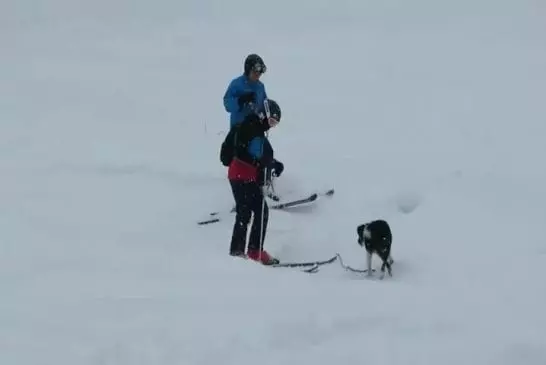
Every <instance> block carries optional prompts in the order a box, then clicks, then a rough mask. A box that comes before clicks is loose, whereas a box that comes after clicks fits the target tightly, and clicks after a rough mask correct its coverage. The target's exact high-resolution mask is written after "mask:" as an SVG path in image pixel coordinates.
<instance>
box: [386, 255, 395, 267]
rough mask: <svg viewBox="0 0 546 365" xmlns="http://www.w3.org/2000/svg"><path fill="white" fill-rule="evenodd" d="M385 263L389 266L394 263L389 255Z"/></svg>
mask: <svg viewBox="0 0 546 365" xmlns="http://www.w3.org/2000/svg"><path fill="white" fill-rule="evenodd" d="M387 262H388V263H389V265H392V264H393V263H394V260H393V259H392V255H391V254H389V258H388V259H387Z"/></svg>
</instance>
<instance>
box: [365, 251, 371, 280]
mask: <svg viewBox="0 0 546 365" xmlns="http://www.w3.org/2000/svg"><path fill="white" fill-rule="evenodd" d="M366 263H367V264H368V272H367V275H368V276H371V275H372V254H371V253H370V252H369V251H366Z"/></svg>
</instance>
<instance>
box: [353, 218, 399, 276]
mask: <svg viewBox="0 0 546 365" xmlns="http://www.w3.org/2000/svg"><path fill="white" fill-rule="evenodd" d="M356 233H357V235H358V244H359V245H360V246H364V248H365V249H366V252H367V263H368V275H371V274H372V255H373V254H374V253H375V254H376V255H378V256H379V257H380V258H381V260H382V261H383V264H382V265H381V273H382V276H384V275H385V269H387V272H388V273H389V276H392V268H391V265H392V263H393V262H394V261H393V259H392V257H391V244H392V232H391V228H390V227H389V224H388V223H387V222H386V221H384V220H382V219H379V220H375V221H371V222H368V223H364V224H361V225H359V226H358V227H357V228H356Z"/></svg>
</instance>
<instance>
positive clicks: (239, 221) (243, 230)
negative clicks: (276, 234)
mask: <svg viewBox="0 0 546 365" xmlns="http://www.w3.org/2000/svg"><path fill="white" fill-rule="evenodd" d="M230 184H231V190H232V191H233V197H234V198H235V204H236V205H235V210H236V215H235V223H234V225H233V233H232V236H231V245H230V249H229V254H230V255H233V256H242V255H244V254H245V246H246V235H247V231H248V223H249V222H250V217H251V214H252V211H251V207H250V206H249V205H248V198H247V196H248V192H247V188H246V186H245V185H246V184H245V183H243V182H239V181H230Z"/></svg>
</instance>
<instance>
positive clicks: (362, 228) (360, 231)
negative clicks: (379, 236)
mask: <svg viewBox="0 0 546 365" xmlns="http://www.w3.org/2000/svg"><path fill="white" fill-rule="evenodd" d="M367 226H368V224H361V225H359V226H358V227H356V235H357V242H358V244H359V245H360V246H364V242H365V241H366V240H367V239H370V237H371V236H370V231H369V230H368V229H367Z"/></svg>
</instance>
